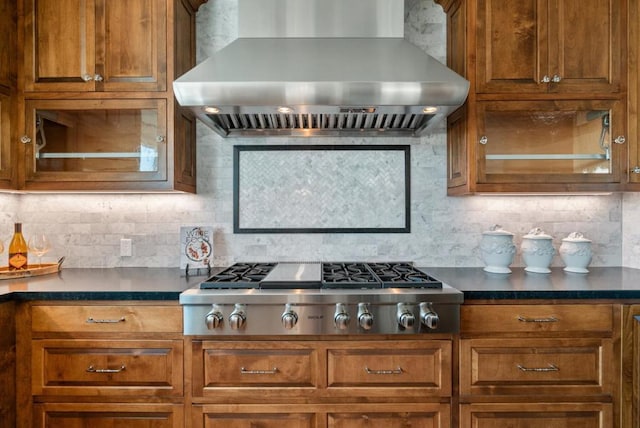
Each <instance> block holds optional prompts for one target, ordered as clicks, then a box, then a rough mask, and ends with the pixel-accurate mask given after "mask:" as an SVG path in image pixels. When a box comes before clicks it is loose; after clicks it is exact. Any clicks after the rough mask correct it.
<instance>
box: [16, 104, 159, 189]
mask: <svg viewBox="0 0 640 428" xmlns="http://www.w3.org/2000/svg"><path fill="white" fill-rule="evenodd" d="M26 106H27V108H26V112H27V117H26V126H27V132H26V134H25V135H24V136H23V137H22V142H23V143H25V144H24V146H25V148H26V150H25V154H26V156H25V159H26V168H25V171H26V177H25V187H26V188H27V189H34V190H37V189H40V188H42V189H49V190H50V189H60V190H118V189H127V190H131V189H133V190H135V189H141V190H149V189H153V188H154V187H155V186H156V184H157V185H162V183H164V182H166V180H167V144H168V141H167V135H166V121H167V120H166V117H167V114H166V102H165V100H124V101H123V100H73V101H69V100H31V101H27V102H26Z"/></svg>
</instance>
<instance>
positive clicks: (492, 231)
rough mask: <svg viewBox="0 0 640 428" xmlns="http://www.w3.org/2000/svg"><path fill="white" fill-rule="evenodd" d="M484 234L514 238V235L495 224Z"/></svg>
mask: <svg viewBox="0 0 640 428" xmlns="http://www.w3.org/2000/svg"><path fill="white" fill-rule="evenodd" d="M482 234H483V235H493V236H513V233H511V232H508V231H506V230H504V229H503V228H502V226H500V225H499V224H494V225H493V226H491V227H490V228H489V230H487V231H484V232H482Z"/></svg>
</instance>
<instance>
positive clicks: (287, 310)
mask: <svg viewBox="0 0 640 428" xmlns="http://www.w3.org/2000/svg"><path fill="white" fill-rule="evenodd" d="M297 323H298V314H296V311H294V310H293V308H292V307H291V305H290V304H288V303H287V304H286V305H285V307H284V312H283V313H282V325H284V328H286V329H287V330H291V329H292V328H293V327H295V326H296V324H297Z"/></svg>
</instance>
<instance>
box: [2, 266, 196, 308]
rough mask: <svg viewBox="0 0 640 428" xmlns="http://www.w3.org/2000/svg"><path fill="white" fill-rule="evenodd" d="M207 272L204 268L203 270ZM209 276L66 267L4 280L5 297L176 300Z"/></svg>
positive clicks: (172, 271)
mask: <svg viewBox="0 0 640 428" xmlns="http://www.w3.org/2000/svg"><path fill="white" fill-rule="evenodd" d="M203 273H204V272H203ZM205 279H206V276H189V277H186V276H185V275H184V272H183V271H181V270H180V269H177V268H111V269H106V268H105V269H97V268H86V269H73V268H71V269H64V268H63V269H62V270H61V271H60V272H58V273H55V274H50V275H42V276H34V277H30V278H21V279H5V280H1V281H0V301H2V300H175V301H177V300H178V298H179V296H180V293H181V292H183V291H184V290H186V289H188V288H191V287H195V286H196V285H197V284H199V283H200V282H202V281H204V280H205Z"/></svg>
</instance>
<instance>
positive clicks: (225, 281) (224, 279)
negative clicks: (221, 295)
mask: <svg viewBox="0 0 640 428" xmlns="http://www.w3.org/2000/svg"><path fill="white" fill-rule="evenodd" d="M276 264H277V263H236V264H234V265H232V266H230V267H228V268H227V269H225V270H223V271H222V272H220V273H218V274H216V275H214V276H212V277H211V278H209V279H207V280H206V281H204V282H202V283H201V284H200V288H201V289H229V288H234V289H237V288H259V287H260V281H262V280H263V279H264V278H265V277H266V276H267V275H268V274H269V272H271V270H272V269H273V268H274V267H275V265H276Z"/></svg>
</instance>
